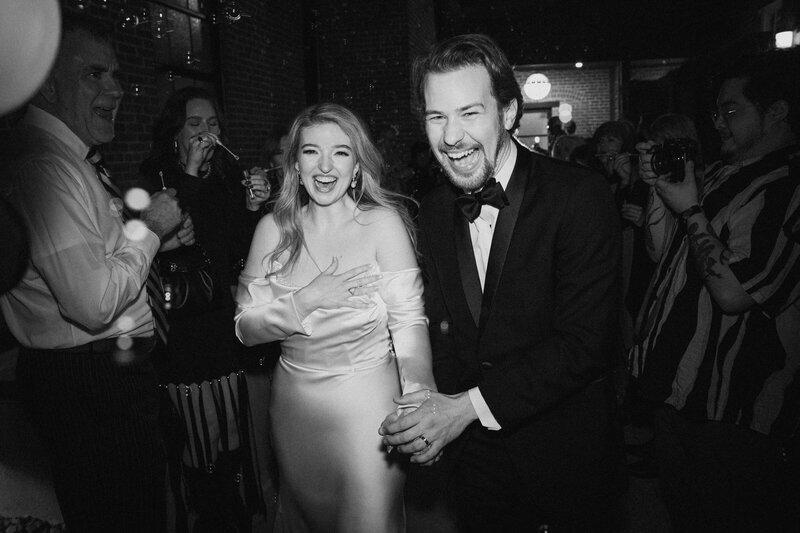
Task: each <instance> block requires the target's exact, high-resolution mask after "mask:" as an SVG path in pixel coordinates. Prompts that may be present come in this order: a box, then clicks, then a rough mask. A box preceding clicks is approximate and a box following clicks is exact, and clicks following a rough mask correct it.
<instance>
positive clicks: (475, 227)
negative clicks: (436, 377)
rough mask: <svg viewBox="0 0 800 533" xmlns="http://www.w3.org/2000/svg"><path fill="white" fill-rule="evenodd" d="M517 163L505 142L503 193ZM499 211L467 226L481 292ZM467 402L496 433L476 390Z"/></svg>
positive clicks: (499, 171) (499, 172)
mask: <svg viewBox="0 0 800 533" xmlns="http://www.w3.org/2000/svg"><path fill="white" fill-rule="evenodd" d="M516 162H517V145H516V143H514V142H513V141H510V142H509V152H508V154H507V156H506V157H505V159H504V160H503V161H502V162H501V163H500V166H499V167H498V168H496V169H495V175H494V179H495V180H497V183H499V184H500V185H502V186H503V190H505V189H507V188H508V182H509V180H511V173H512V172H513V170H514V165H515V164H516ZM499 213H500V210H499V209H497V208H496V207H492V206H491V205H482V206H481V214H480V216H479V217H478V218H476V219H475V221H474V222H470V224H469V234H470V237H471V240H472V252H473V253H474V254H475V265H476V266H477V267H478V277H479V278H480V280H481V290H482V289H483V286H484V283H485V282H486V267H487V265H488V264H489V251H490V250H491V249H492V237H493V236H494V228H495V225H496V224H495V223H496V222H497V215H498V214H499ZM468 392H469V399H470V401H471V402H472V407H473V408H474V409H475V412H476V413H477V414H478V419H479V420H480V422H481V425H483V427H485V428H487V429H491V430H498V429H500V424H499V423H498V422H497V419H496V418H495V417H494V415H493V414H492V411H491V410H490V409H489V406H488V405H487V404H486V400H484V398H483V395H482V394H481V391H480V388H479V387H473V388H471V389H470V390H469V391H468Z"/></svg>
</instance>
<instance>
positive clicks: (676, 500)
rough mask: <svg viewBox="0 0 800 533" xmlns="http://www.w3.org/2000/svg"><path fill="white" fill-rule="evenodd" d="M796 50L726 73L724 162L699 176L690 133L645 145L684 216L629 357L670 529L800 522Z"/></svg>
mask: <svg viewBox="0 0 800 533" xmlns="http://www.w3.org/2000/svg"><path fill="white" fill-rule="evenodd" d="M798 63H799V62H798V61H797V58H796V56H794V57H793V56H791V55H788V54H780V53H772V54H767V55H766V56H762V57H758V58H752V59H750V60H747V61H743V62H742V63H740V64H738V65H736V66H734V67H733V68H731V69H730V70H729V71H728V72H727V73H725V74H723V75H722V76H721V77H720V78H719V79H720V81H721V84H720V88H719V92H718V97H717V109H716V111H715V112H714V113H713V119H714V125H715V127H716V129H717V131H718V133H719V135H720V139H721V141H722V144H721V152H722V156H723V160H724V161H723V162H718V163H715V164H713V165H711V166H710V167H709V168H708V171H707V173H706V179H705V180H704V181H705V182H704V183H702V186H700V185H701V184H699V183H698V180H696V179H695V177H696V173H695V167H696V165H697V163H696V161H693V160H692V158H693V155H695V154H693V152H692V150H691V148H687V147H689V146H691V145H690V144H689V143H685V142H682V143H674V142H673V143H671V144H669V145H668V143H666V142H664V143H663V144H662V146H661V147H660V148H659V149H657V150H655V151H654V150H653V149H652V148H649V149H648V154H649V155H648V157H644V156H643V159H644V161H643V165H648V164H649V165H650V166H651V168H652V170H653V171H655V173H656V174H658V178H657V179H656V180H655V182H654V188H655V192H656V194H657V195H658V198H659V199H660V200H661V201H663V203H664V205H665V206H666V208H667V209H669V211H670V212H671V216H674V217H675V220H676V221H677V227H676V228H675V230H674V231H673V232H672V234H671V238H669V239H667V240H665V244H664V246H663V247H662V248H661V252H660V263H659V265H658V267H657V270H656V273H655V275H654V277H653V280H652V283H651V287H650V291H649V293H648V298H647V300H646V302H645V305H644V306H643V307H642V313H641V315H640V321H639V323H638V334H639V341H638V343H637V345H636V346H634V348H633V349H632V350H631V352H630V357H631V368H632V373H633V376H634V377H635V379H636V380H637V387H638V392H639V394H640V396H641V397H642V398H643V399H644V400H645V401H649V402H652V404H653V405H655V406H656V407H655V409H654V415H653V429H654V440H653V447H654V457H655V462H656V465H657V468H658V470H659V474H660V476H661V481H662V489H663V494H664V497H665V500H666V503H667V507H668V510H669V512H670V515H671V518H672V521H673V524H672V525H673V528H674V530H675V531H682V532H693V531H704V532H709V531H751V530H752V531H755V530H759V531H798V530H800V529H799V528H800V521H798V511H797V509H798V508H797V501H798V498H799V497H800V494H799V493H798V482H797V480H798V476H797V455H796V453H797V427H798V421H799V420H800V418H799V417H798V412H799V411H800V401H798V400H800V398H799V397H798V396H799V395H798V386H797V385H798V383H797V379H796V378H797V369H798V368H799V367H800V305H798V296H800V281H798V280H800V244H799V241H800V239H799V238H798V236H799V235H800V176H799V175H798V165H797V162H798V159H797V156H798V152H799V149H798V144H797V131H798V127H800V125H799V124H798V122H797V119H798V109H800V107H798V106H800V102H798V95H800V90H799V89H800V88H798V86H797V84H798V79H800V76H798V72H797V65H798ZM792 73H793V74H792ZM667 155H669V156H670V157H666V156H667ZM684 159H685V161H684ZM670 161H671V162H670ZM661 163H664V164H663V165H662V164H661ZM681 167H682V170H683V173H684V174H685V175H684V176H680V175H679V174H680V173H681V172H680V171H681Z"/></svg>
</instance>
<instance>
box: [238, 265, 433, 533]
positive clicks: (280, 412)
mask: <svg viewBox="0 0 800 533" xmlns="http://www.w3.org/2000/svg"><path fill="white" fill-rule="evenodd" d="M374 271H376V272H377V267H375V270H374ZM379 283H380V290H379V292H378V293H377V294H374V295H372V296H364V297H362V298H370V299H371V300H372V303H373V304H374V305H373V306H371V307H369V308H366V309H355V308H349V307H348V308H339V309H325V310H316V311H314V312H312V313H311V314H310V315H309V316H307V317H305V318H301V317H300V316H298V314H297V312H296V309H295V307H294V302H293V293H294V292H295V291H296V290H297V289H298V287H293V286H292V285H291V284H289V283H288V281H287V280H285V279H281V278H278V277H276V276H269V277H268V278H254V277H251V276H246V275H242V277H241V279H240V294H239V296H238V297H237V300H238V301H239V313H238V314H237V318H236V327H237V334H238V335H239V336H240V338H242V336H243V335H244V336H245V337H246V336H247V335H248V333H249V332H251V331H252V330H253V328H259V329H260V332H261V334H262V336H261V338H262V339H263V338H265V337H263V335H265V334H267V333H265V331H266V332H268V334H270V335H274V336H275V337H276V340H278V339H280V340H281V341H282V342H281V346H282V356H281V357H280V359H279V362H278V364H277V366H276V368H275V373H274V378H273V385H272V400H271V407H270V416H271V424H272V427H271V428H272V437H273V445H274V448H275V452H276V457H277V462H278V469H279V496H278V506H279V510H278V518H277V522H276V531H278V532H284V531H291V532H296V531H301V532H305V531H314V532H318V531H337V532H365V533H366V532H370V533H373V532H384V531H385V532H392V531H404V530H405V512H404V503H403V484H404V481H405V473H404V471H403V467H402V464H401V462H400V461H399V460H398V457H397V456H396V455H389V454H388V453H387V451H386V449H385V448H384V446H383V445H382V440H381V437H380V435H378V428H379V426H380V423H381V422H382V421H383V419H384V418H385V417H386V415H387V414H389V413H391V412H392V411H394V410H395V408H396V406H395V405H394V403H393V401H392V398H393V397H394V396H396V395H398V394H399V393H400V392H401V391H402V392H411V391H414V390H419V389H423V388H431V389H433V390H435V386H434V383H433V376H432V372H431V363H430V360H429V358H427V357H420V354H427V353H429V352H427V350H418V349H417V346H416V345H415V343H416V342H419V340H418V336H413V338H412V336H409V335H406V333H408V331H409V327H411V326H420V325H424V326H425V327H427V319H426V318H425V314H424V305H423V301H422V279H421V274H420V270H419V269H416V268H415V269H409V270H403V271H399V272H384V273H383V277H382V279H381V281H380V282H379ZM395 354H396V355H395Z"/></svg>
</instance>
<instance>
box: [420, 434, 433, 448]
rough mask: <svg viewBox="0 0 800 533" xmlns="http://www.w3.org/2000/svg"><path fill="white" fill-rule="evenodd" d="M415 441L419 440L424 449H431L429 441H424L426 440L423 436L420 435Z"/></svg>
mask: <svg viewBox="0 0 800 533" xmlns="http://www.w3.org/2000/svg"><path fill="white" fill-rule="evenodd" d="M417 439H419V440H421V441H422V442H424V443H425V447H426V448H430V447H431V441H429V440H428V439H426V438H425V435H420V436H419V437H417Z"/></svg>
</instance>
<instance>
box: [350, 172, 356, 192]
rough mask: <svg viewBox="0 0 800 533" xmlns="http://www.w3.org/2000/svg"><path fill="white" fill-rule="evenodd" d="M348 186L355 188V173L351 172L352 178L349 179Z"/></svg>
mask: <svg viewBox="0 0 800 533" xmlns="http://www.w3.org/2000/svg"><path fill="white" fill-rule="evenodd" d="M350 188H351V189H355V188H356V175H355V174H353V179H351V180H350Z"/></svg>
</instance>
